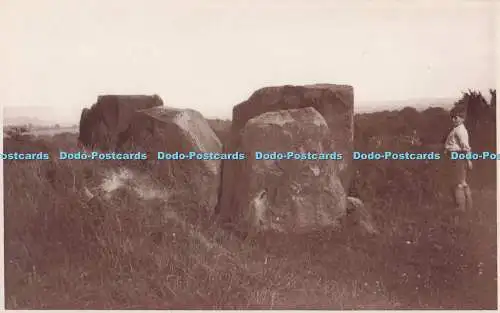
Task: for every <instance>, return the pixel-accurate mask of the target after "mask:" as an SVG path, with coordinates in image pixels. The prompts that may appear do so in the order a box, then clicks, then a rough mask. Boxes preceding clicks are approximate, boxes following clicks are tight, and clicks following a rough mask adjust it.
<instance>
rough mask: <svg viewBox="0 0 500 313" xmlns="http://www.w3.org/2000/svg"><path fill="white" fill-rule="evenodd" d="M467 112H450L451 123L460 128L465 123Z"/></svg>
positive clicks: (454, 110) (455, 110)
mask: <svg viewBox="0 0 500 313" xmlns="http://www.w3.org/2000/svg"><path fill="white" fill-rule="evenodd" d="M465 116H466V115H465V110H461V109H459V108H453V109H452V110H451V112H450V117H451V121H452V122H453V125H454V126H458V125H460V124H462V123H463V122H464V121H465Z"/></svg>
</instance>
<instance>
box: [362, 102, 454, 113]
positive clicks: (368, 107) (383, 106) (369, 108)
mask: <svg viewBox="0 0 500 313" xmlns="http://www.w3.org/2000/svg"><path fill="white" fill-rule="evenodd" d="M456 100H457V99H454V98H420V99H409V100H390V101H359V102H356V100H355V103H354V112H355V113H369V112H375V111H384V110H398V109H403V108H404V107H413V108H415V109H417V110H418V111H423V110H425V109H427V108H429V107H442V108H444V109H451V108H452V107H453V103H454V102H455V101H456Z"/></svg>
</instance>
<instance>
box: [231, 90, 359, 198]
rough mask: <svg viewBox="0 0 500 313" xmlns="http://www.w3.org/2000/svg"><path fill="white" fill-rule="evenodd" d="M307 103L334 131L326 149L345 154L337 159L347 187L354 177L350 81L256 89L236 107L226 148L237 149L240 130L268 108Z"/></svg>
mask: <svg viewBox="0 0 500 313" xmlns="http://www.w3.org/2000/svg"><path fill="white" fill-rule="evenodd" d="M306 107H313V108H315V109H316V110H317V111H318V112H319V113H320V114H321V115H322V116H323V117H324V118H325V120H326V123H327V124H328V127H329V129H330V132H331V135H330V143H329V145H328V146H325V149H327V150H328V149H329V150H330V151H337V152H340V153H342V154H343V156H344V158H343V160H342V161H339V162H337V171H338V174H339V177H340V180H341V181H342V185H343V186H344V188H345V189H348V188H349V186H350V183H351V179H352V166H351V163H352V162H351V159H352V151H353V142H354V118H353V116H354V91H353V88H352V87H351V86H348V85H333V84H315V85H305V86H291V85H287V86H280V87H266V88H262V89H259V90H257V91H256V92H254V93H253V95H252V96H251V97H250V98H249V99H248V100H247V101H245V102H243V103H240V104H238V105H237V106H235V107H234V108H233V120H232V122H233V123H232V129H231V136H232V138H231V139H230V143H229V144H228V145H227V149H229V150H234V149H238V146H239V135H238V133H239V132H240V130H241V129H242V128H243V127H244V126H245V124H246V122H247V121H248V120H250V119H251V118H253V117H256V116H259V115H260V114H262V113H266V112H273V111H279V110H287V109H298V108H306ZM225 179H226V174H224V180H225ZM228 180H229V184H231V181H232V179H231V178H229V177H228ZM224 188H227V186H226V185H224Z"/></svg>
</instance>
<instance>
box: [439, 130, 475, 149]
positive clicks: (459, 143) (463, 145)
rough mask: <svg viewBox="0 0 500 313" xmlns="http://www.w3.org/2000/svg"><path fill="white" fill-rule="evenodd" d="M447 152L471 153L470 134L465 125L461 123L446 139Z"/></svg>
mask: <svg viewBox="0 0 500 313" xmlns="http://www.w3.org/2000/svg"><path fill="white" fill-rule="evenodd" d="M444 148H445V150H447V151H470V150H471V149H470V145H469V133H468V132H467V129H466V128H465V125H464V124H463V123H461V124H460V125H458V126H456V127H454V128H453V129H452V130H451V131H450V133H449V134H448V137H447V138H446V143H445V145H444Z"/></svg>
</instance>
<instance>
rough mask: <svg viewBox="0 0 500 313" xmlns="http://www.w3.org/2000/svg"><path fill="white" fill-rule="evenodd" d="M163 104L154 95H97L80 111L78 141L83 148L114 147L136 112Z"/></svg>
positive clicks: (105, 148) (107, 148)
mask: <svg viewBox="0 0 500 313" xmlns="http://www.w3.org/2000/svg"><path fill="white" fill-rule="evenodd" d="M162 105H163V101H162V99H161V98H160V97H159V96H157V95H153V96H147V95H104V96H99V97H98V98H97V102H96V103H95V104H93V105H92V107H91V108H90V109H87V108H85V109H83V110H82V114H81V117H80V134H79V137H78V140H79V141H80V142H81V143H82V144H83V145H84V146H86V147H93V148H97V149H100V150H113V149H115V148H116V143H117V139H118V137H119V136H120V134H121V133H123V132H124V131H126V130H127V129H128V127H129V126H130V122H131V118H132V116H133V114H134V112H135V111H137V110H142V109H148V108H152V107H155V106H162Z"/></svg>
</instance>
